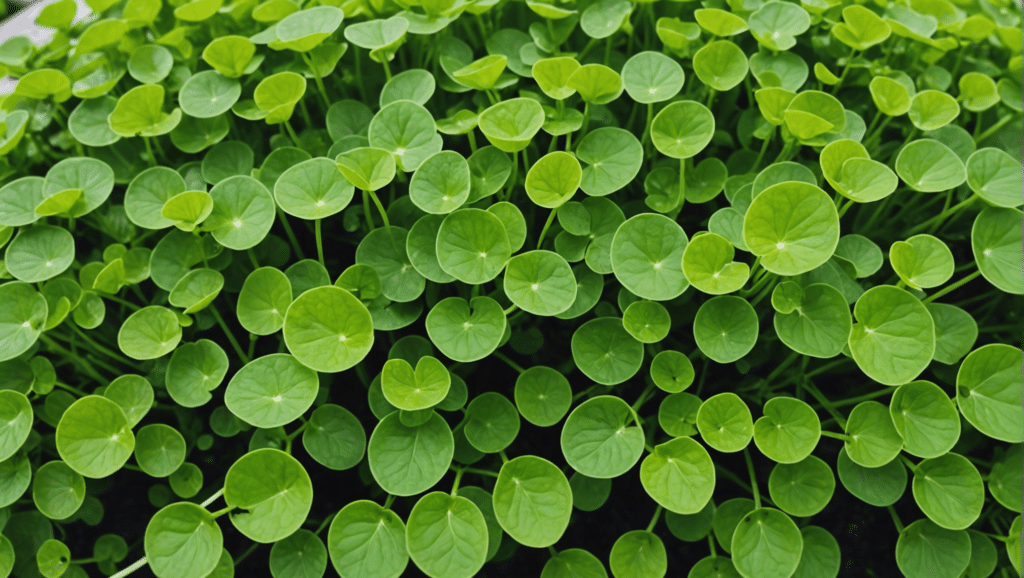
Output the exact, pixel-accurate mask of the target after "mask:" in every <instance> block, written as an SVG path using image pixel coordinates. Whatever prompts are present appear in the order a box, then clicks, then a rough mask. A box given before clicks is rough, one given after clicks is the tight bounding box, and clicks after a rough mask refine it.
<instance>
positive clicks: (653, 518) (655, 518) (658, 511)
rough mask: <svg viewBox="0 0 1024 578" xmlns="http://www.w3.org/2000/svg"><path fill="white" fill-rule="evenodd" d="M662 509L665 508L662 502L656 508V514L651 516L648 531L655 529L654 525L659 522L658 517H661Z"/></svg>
mask: <svg viewBox="0 0 1024 578" xmlns="http://www.w3.org/2000/svg"><path fill="white" fill-rule="evenodd" d="M662 510H664V508H662V507H661V505H660V504H659V505H658V507H657V509H655V510H654V515H653V516H651V522H650V523H649V524H647V531H648V532H650V531H652V530H654V526H656V525H657V524H658V519H659V518H661V512H662Z"/></svg>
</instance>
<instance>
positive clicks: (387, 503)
mask: <svg viewBox="0 0 1024 578" xmlns="http://www.w3.org/2000/svg"><path fill="white" fill-rule="evenodd" d="M394 503H395V496H394V494H388V497H387V499H385V500H384V509H385V510H390V509H391V504H394Z"/></svg>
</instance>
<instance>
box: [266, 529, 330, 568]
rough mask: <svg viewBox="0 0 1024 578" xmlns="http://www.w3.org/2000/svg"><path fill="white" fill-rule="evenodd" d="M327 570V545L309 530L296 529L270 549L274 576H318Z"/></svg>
mask: <svg viewBox="0 0 1024 578" xmlns="http://www.w3.org/2000/svg"><path fill="white" fill-rule="evenodd" d="M326 570H327V547H326V546H324V543H323V542H321V541H320V538H319V537H318V536H317V535H316V534H314V533H313V532H310V531H309V530H298V531H296V532H295V533H294V534H292V535H291V536H288V537H287V538H285V539H284V540H280V541H278V542H275V543H274V546H273V547H272V548H271V549H270V574H271V575H272V576H273V577H274V578H286V577H296V578H305V577H310V578H320V577H321V576H323V575H324V572H325V571H326Z"/></svg>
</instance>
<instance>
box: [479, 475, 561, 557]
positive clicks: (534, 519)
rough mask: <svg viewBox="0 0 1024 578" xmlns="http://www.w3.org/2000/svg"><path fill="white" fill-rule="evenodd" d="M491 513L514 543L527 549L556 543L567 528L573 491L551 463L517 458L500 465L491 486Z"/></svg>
mask: <svg viewBox="0 0 1024 578" xmlns="http://www.w3.org/2000/svg"><path fill="white" fill-rule="evenodd" d="M494 514H495V516H496V517H497V518H498V523H499V524H501V527H502V529H503V530H505V532H507V533H508V535H509V536H511V537H512V539H514V540H515V541H517V542H519V543H520V544H523V545H524V546H528V547H530V548H544V547H547V546H550V545H552V544H554V543H556V542H557V541H558V540H559V539H560V538H561V537H562V535H563V534H564V533H565V530H566V528H568V526H569V517H570V515H571V514H572V489H571V488H570V487H569V481H568V480H567V479H566V478H565V475H564V474H563V473H562V472H561V470H559V469H558V468H557V467H556V466H555V465H554V464H552V463H551V462H549V461H547V460H545V459H544V458H540V457H537V456H520V457H518V458H515V459H513V460H511V461H508V462H506V463H505V464H504V465H502V466H501V471H499V472H498V480H497V482H495V485H494Z"/></svg>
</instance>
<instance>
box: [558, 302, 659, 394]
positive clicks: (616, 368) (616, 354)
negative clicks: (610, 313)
mask: <svg viewBox="0 0 1024 578" xmlns="http://www.w3.org/2000/svg"><path fill="white" fill-rule="evenodd" d="M571 348H572V357H573V361H575V362H576V366H577V367H579V369H580V371H582V372H583V374H584V375H586V376H587V377H589V378H590V379H591V380H593V381H595V382H597V383H600V384H603V385H615V384H618V383H622V382H624V381H626V380H627V379H629V378H630V377H632V376H634V375H636V372H637V371H639V370H640V365H641V363H642V362H643V353H644V346H643V344H642V343H640V342H639V341H637V340H636V339H634V338H633V336H632V335H630V334H629V332H628V331H626V329H625V328H624V327H623V325H622V320H621V319H618V318H616V317H602V318H598V319H592V320H590V321H588V322H586V323H584V324H583V325H581V326H580V327H579V328H578V329H576V332H575V333H573V336H572V343H571Z"/></svg>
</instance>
